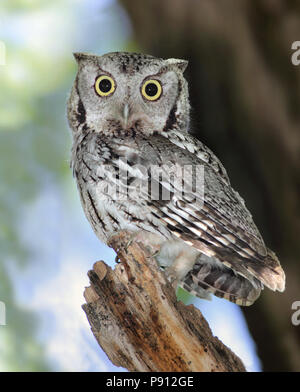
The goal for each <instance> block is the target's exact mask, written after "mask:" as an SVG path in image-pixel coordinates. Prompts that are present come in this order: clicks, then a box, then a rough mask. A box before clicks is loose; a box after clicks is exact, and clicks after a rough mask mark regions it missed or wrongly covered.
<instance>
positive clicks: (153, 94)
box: [142, 79, 162, 101]
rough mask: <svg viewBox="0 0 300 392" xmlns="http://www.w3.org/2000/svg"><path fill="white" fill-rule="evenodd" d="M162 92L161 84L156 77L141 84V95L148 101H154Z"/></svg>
mask: <svg viewBox="0 0 300 392" xmlns="http://www.w3.org/2000/svg"><path fill="white" fill-rule="evenodd" d="M161 93H162V86H161V84H160V82H159V81H158V80H156V79H149V80H147V81H146V82H145V83H144V84H143V86H142V95H143V97H145V98H146V99H148V101H156V100H157V99H158V98H159V97H160V96H161Z"/></svg>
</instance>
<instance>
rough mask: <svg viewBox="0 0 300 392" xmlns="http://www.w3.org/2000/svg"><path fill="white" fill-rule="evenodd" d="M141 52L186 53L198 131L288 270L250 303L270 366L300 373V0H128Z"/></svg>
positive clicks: (256, 332)
mask: <svg viewBox="0 0 300 392" xmlns="http://www.w3.org/2000/svg"><path fill="white" fill-rule="evenodd" d="M121 3H122V4H123V6H124V7H125V9H126V10H127V12H128V14H129V17H130V18H131V20H132V24H133V28H134V33H135V39H136V41H137V44H138V45H139V46H140V48H141V50H142V51H144V52H146V53H149V54H153V55H155V56H159V57H163V58H167V57H177V58H185V59H188V60H189V61H190V65H189V67H188V71H187V79H188V80H189V86H190V96H191V104H192V108H193V111H192V132H193V133H194V134H195V135H196V136H197V137H198V138H199V139H200V140H202V141H203V142H204V143H205V144H207V145H208V146H209V147H210V148H211V149H212V150H213V151H214V152H215V153H216V154H217V155H218V157H219V158H220V159H221V161H222V162H223V163H224V165H225V167H226V168H227V171H228V173H229V177H230V178H231V182H232V185H233V186H234V187H235V189H236V190H238V191H239V193H240V194H241V195H242V197H243V198H244V199H245V200H246V204H247V206H248V208H249V209H250V211H251V212H252V214H253V216H254V220H255V222H256V224H257V226H258V227H259V229H260V230H261V232H262V234H263V237H264V239H265V242H266V243H267V245H268V246H269V247H270V248H272V249H273V250H274V251H276V253H277V254H278V256H279V258H280V260H281V263H282V265H283V267H284V269H285V271H286V274H287V289H286V291H285V293H284V294H279V293H273V292H271V291H269V290H265V292H264V293H263V294H262V296H261V298H260V299H259V300H258V301H257V302H256V304H255V305H253V306H252V307H250V308H246V309H244V313H245V316H246V319H247V321H248V325H249V329H250V331H251V333H252V335H253V338H254V340H255V342H256V344H257V350H258V355H259V357H260V358H261V360H262V363H263V368H264V370H266V371H276V370H280V371H284V370H285V371H296V370H297V371H299V370H300V327H295V326H293V325H292V324H291V314H292V310H291V305H292V303H293V302H294V301H296V300H300V290H299V289H300V257H299V256H300V241H299V237H300V219H299V189H300V175H299V171H300V151H299V146H300V137H299V134H300V112H299V107H300V66H299V67H296V66H294V65H293V64H292V63H291V54H292V51H291V44H292V42H293V41H296V40H299V39H300V18H299V14H300V2H296V1H287V0H257V1H253V0H239V1H236V0H199V1H194V0H163V1H161V0H144V1H133V0H121Z"/></svg>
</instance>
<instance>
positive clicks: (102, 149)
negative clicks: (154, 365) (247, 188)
mask: <svg viewBox="0 0 300 392" xmlns="http://www.w3.org/2000/svg"><path fill="white" fill-rule="evenodd" d="M74 57H75V59H76V61H77V63H78V73H77V76H76V79H75V82H74V85H73V88H72V90H71V94H70V97H69V100H68V109H67V112H68V121H69V125H70V128H71V130H72V137H73V147H72V158H71V167H72V169H73V174H74V177H75V179H76V181H77V186H78V190H79V193H80V198H81V203H82V206H83V209H84V212H85V215H86V217H87V219H88V220H89V222H90V224H91V226H92V228H93V230H94V231H95V233H96V235H97V236H98V238H99V239H100V240H101V241H102V242H104V243H107V242H108V240H109V238H110V236H112V235H113V234H115V233H116V232H118V231H120V230H130V231H132V232H134V233H140V234H141V235H142V236H143V238H145V241H150V242H153V243H155V244H157V245H158V251H157V253H156V255H155V257H156V260H157V262H158V265H159V266H160V267H161V268H162V269H163V270H164V271H165V273H166V275H167V276H168V278H169V279H170V281H171V282H172V283H173V284H174V285H175V286H176V287H178V286H180V287H182V288H183V289H184V290H186V291H188V292H189V293H191V294H193V295H195V296H198V297H200V298H206V299H210V297H211V294H213V295H216V296H218V297H221V298H225V299H227V300H229V301H232V302H234V303H236V304H238V305H251V304H252V303H253V302H254V301H255V300H256V299H257V298H258V297H259V295H260V293H261V290H262V289H263V288H264V286H266V287H268V288H269V289H271V290H274V291H275V290H278V291H281V292H282V291H284V288H285V274H284V272H283V270H282V268H281V266H280V263H279V261H278V259H277V257H276V255H275V253H273V252H272V251H271V250H270V249H268V248H267V247H266V245H265V244H264V241H263V239H262V236H261V234H260V233H259V231H258V229H257V227H256V226H255V224H254V222H253V219H252V216H251V214H250V213H249V211H248V210H247V208H246V206H245V203H244V200H243V199H242V198H241V196H240V195H239V194H238V193H237V192H236V191H235V190H234V189H233V188H232V186H231V184H230V180H229V178H228V175H227V172H226V170H225V168H224V167H223V165H222V164H221V162H220V161H219V159H218V158H217V157H216V156H215V155H214V154H213V152H212V151H210V149H209V148H207V147H206V146H205V145H204V144H203V143H201V141H199V140H197V139H196V138H194V137H193V136H192V135H191V134H189V132H188V131H189V120H190V116H189V111H190V104H189V98H188V85H187V81H186V80H185V78H184V76H183V73H184V70H185V68H186V66H187V61H185V60H180V59H167V60H165V59H160V58H155V57H153V56H150V55H144V54H137V53H126V52H115V53H108V54H105V55H103V56H96V55H91V54H85V53H75V54H74Z"/></svg>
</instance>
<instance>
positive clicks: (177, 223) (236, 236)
mask: <svg viewBox="0 0 300 392" xmlns="http://www.w3.org/2000/svg"><path fill="white" fill-rule="evenodd" d="M190 138H191V136H190ZM189 143H190V144H191V143H192V142H191V139H190V140H189ZM195 144H196V143H195ZM139 148H140V151H141V153H142V156H143V157H145V159H147V157H149V161H150V162H152V164H154V165H161V168H162V172H163V173H164V174H162V175H161V176H160V178H159V180H157V178H155V179H154V181H159V183H160V187H161V189H165V190H167V191H169V193H170V195H171V196H170V197H169V198H165V199H164V198H162V197H155V198H153V197H152V198H151V197H149V205H150V206H151V209H152V213H153V214H155V215H156V216H158V217H160V219H161V220H162V221H164V222H165V224H166V225H167V227H168V228H169V230H170V231H172V233H173V234H174V235H175V236H177V237H179V238H181V239H182V240H183V241H185V242H186V243H187V244H189V245H192V246H193V247H195V248H196V249H198V250H199V251H201V252H202V253H204V254H205V255H207V256H209V257H214V258H216V259H217V260H219V261H220V262H222V263H223V265H225V266H227V267H230V268H231V269H232V270H233V271H235V272H236V273H238V274H239V275H241V276H243V277H245V278H246V279H248V280H250V281H251V282H252V283H253V282H254V283H255V280H256V279H258V280H259V281H261V282H262V283H263V284H264V285H266V286H267V287H269V288H270V289H272V290H279V291H283V290H284V286H285V275H284V272H283V270H282V268H281V266H280V263H279V261H278V259H277V257H276V255H275V254H274V253H273V252H272V251H270V250H269V249H267V248H266V246H265V244H264V242H263V240H262V237H261V235H260V233H259V231H258V229H257V227H256V226H255V224H254V222H253V219H252V216H251V214H250V213H249V211H248V210H247V208H246V206H245V203H244V201H243V199H242V198H241V197H240V196H239V194H238V193H237V192H236V191H234V190H233V189H232V187H231V186H230V183H229V180H228V177H227V174H226V172H225V169H224V170H222V166H220V163H219V161H218V160H217V158H216V157H215V156H214V155H213V154H212V153H211V155H212V156H211V158H210V161H205V160H202V159H201V158H200V157H199V154H195V151H190V150H191V147H190V148H189V149H188V148H184V146H183V147H182V146H179V145H175V144H174V143H172V141H170V140H168V139H166V138H165V137H163V136H159V135H157V136H155V137H153V138H151V143H150V142H149V141H144V142H143V143H140V145H139ZM150 157H151V158H150ZM211 162H213V163H214V164H211ZM216 162H217V164H215V163H216ZM168 164H170V165H172V164H173V165H175V166H177V167H178V166H179V167H181V168H190V170H194V169H191V168H195V167H202V168H203V171H204V184H203V185H204V189H203V192H202V191H200V192H199V189H196V190H193V189H194V185H195V184H194V179H193V176H187V180H186V177H184V181H185V182H189V181H190V183H189V184H186V185H187V186H186V188H187V189H188V190H189V191H188V192H187V195H185V194H182V193H181V192H180V189H179V188H180V186H179V185H180V183H181V181H182V178H178V177H177V178H175V181H172V184H171V183H170V181H169V173H168V167H169V166H168ZM220 168H221V169H220ZM220 170H221V174H220ZM175 176H176V173H175ZM148 180H149V181H151V182H152V183H153V181H152V180H151V174H150V173H148ZM160 193H161V192H160ZM178 195H179V197H178ZM148 196H149V195H148ZM191 200H192V202H191Z"/></svg>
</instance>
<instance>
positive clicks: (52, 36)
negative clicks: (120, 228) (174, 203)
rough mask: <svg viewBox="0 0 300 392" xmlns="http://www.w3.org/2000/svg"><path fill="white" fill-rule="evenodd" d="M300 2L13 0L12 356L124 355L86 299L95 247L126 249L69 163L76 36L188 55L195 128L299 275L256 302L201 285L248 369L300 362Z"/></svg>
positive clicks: (8, 206)
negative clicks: (106, 337) (93, 320)
mask: <svg viewBox="0 0 300 392" xmlns="http://www.w3.org/2000/svg"><path fill="white" fill-rule="evenodd" d="M297 40H300V3H299V2H298V1H292V0H257V1H254V0H239V1H236V0H198V1H195V0H143V1H140V0H120V1H117V0H85V1H80V0H52V1H46V0H1V3H0V41H1V42H2V46H3V44H4V45H5V48H6V55H5V64H4V65H0V301H2V302H4V303H5V306H6V325H5V326H3V325H2V326H1V325H0V371H124V369H120V368H116V367H114V366H113V365H112V364H111V363H110V362H109V361H108V359H107V357H106V355H105V353H103V352H102V351H101V349H100V348H99V347H98V346H97V344H96V342H95V340H94V337H93V336H92V333H91V332H90V329H89V325H88V323H87V321H86V318H85V315H84V313H83V311H82V309H81V304H82V303H83V302H84V299H83V295H82V293H83V290H84V287H85V286H87V285H88V280H87V277H86V273H87V271H88V269H90V268H91V266H92V264H93V262H95V261H96V260H98V259H104V260H105V261H107V262H109V263H110V264H111V265H113V264H114V254H113V251H112V250H111V249H109V248H107V247H105V246H104V245H103V244H101V243H100V242H99V241H98V240H97V238H96V237H95V235H94V233H93V231H92V229H91V228H90V227H89V224H88V223H87V221H86V219H85V217H84V215H83V212H82V209H81V206H80V202H79V197H78V194H77V190H76V186H75V183H74V181H73V179H72V175H71V171H70V169H69V157H70V146H71V138H70V134H69V130H68V126H67V121H66V115H65V111H66V110H65V107H66V100H67V97H68V91H69V90H70V87H71V85H72V83H73V80H74V77H75V73H76V64H75V61H74V59H73V57H72V52H74V51H76V52H78V51H84V52H92V53H96V54H103V53H105V52H111V51H119V50H127V51H141V52H145V53H149V54H152V55H154V56H159V57H163V58H167V57H177V58H185V59H188V60H189V67H188V70H187V72H186V77H187V79H188V81H189V86H190V94H191V103H192V107H193V110H192V132H193V133H194V134H195V135H196V136H197V137H198V138H199V139H200V140H201V141H203V142H204V143H205V144H206V145H208V146H209V147H210V148H211V149H212V150H213V151H214V152H215V153H216V154H217V156H218V157H219V158H220V159H221V161H222V162H223V164H224V165H225V167H226V168H227V171H228V173H229V176H230V178H231V181H232V184H233V186H234V187H235V189H237V190H238V191H239V193H240V194H241V195H242V196H243V198H244V199H245V200H246V204H247V206H248V208H249V209H250V211H251V212H252V214H253V216H254V220H255V222H256V223H257V226H258V227H259V229H260V230H261V232H262V234H263V237H264V238H265V241H266V243H267V244H268V245H269V247H271V248H272V249H274V250H275V251H276V253H277V254H278V256H279V257H280V260H281V263H282V265H283V267H284V269H285V271H286V275H287V289H286V291H285V293H284V294H279V293H273V292H271V291H269V290H265V291H264V292H263V294H262V296H261V297H260V298H259V300H258V301H257V302H256V303H255V304H254V305H253V306H252V307H249V308H243V309H241V308H239V307H238V306H236V305H234V304H231V303H229V302H226V301H224V300H220V299H214V300H213V301H212V302H205V301H201V300H195V299H191V298H190V299H189V301H190V302H191V301H193V302H194V303H195V305H196V306H198V307H199V308H200V309H201V310H202V312H203V314H204V316H205V317H206V318H207V320H208V322H209V324H210V326H211V328H212V330H213V332H214V333H215V334H216V335H217V336H218V337H219V338H220V339H221V340H222V341H223V342H224V343H225V344H227V345H228V346H229V347H231V348H232V350H233V351H234V352H235V353H236V354H237V355H239V356H240V357H241V358H242V360H243V361H244V363H245V365H246V367H247V369H248V370H250V371H260V370H264V371H270V370H272V371H299V370H300V326H298V327H297V326H294V325H292V322H291V315H292V313H293V310H292V309H291V307H292V303H293V302H294V301H297V300H298V301H299V300H300V241H299V238H300V219H299V215H300V206H299V198H300V195H299V194H300V173H299V171H300V149H299V146H300V111H299V108H300V65H299V66H298V67H297V66H295V65H293V64H292V62H291V55H292V51H291V45H292V42H294V41H297Z"/></svg>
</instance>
